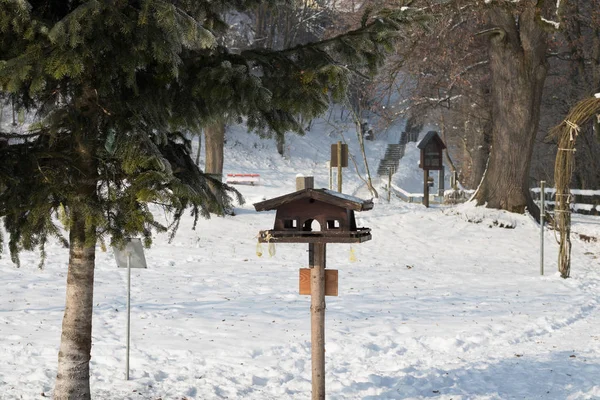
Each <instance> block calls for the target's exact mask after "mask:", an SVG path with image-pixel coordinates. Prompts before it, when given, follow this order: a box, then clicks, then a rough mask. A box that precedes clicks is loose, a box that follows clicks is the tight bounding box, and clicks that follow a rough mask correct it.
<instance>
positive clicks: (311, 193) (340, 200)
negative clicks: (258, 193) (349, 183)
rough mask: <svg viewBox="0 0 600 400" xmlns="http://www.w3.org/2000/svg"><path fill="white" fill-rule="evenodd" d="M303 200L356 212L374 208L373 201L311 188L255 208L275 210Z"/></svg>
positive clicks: (271, 200)
mask: <svg viewBox="0 0 600 400" xmlns="http://www.w3.org/2000/svg"><path fill="white" fill-rule="evenodd" d="M302 199H314V200H317V201H322V202H324V203H328V204H332V205H334V206H338V207H342V208H346V209H349V210H354V211H368V210H371V209H372V208H373V201H372V200H363V199H360V198H358V197H354V196H349V195H347V194H343V193H339V192H334V191H333V190H327V189H310V188H309V189H303V190H299V191H297V192H293V193H289V194H286V195H283V196H279V197H275V198H273V199H269V200H265V201H261V202H260V203H255V204H254V208H255V209H256V211H269V210H275V209H277V208H278V207H280V206H282V205H284V204H287V203H291V202H293V201H297V200H302Z"/></svg>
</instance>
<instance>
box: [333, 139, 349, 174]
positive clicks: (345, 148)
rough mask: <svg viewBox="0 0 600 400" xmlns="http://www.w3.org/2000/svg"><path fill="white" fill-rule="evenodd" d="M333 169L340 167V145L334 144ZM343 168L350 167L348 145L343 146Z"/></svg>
mask: <svg viewBox="0 0 600 400" xmlns="http://www.w3.org/2000/svg"><path fill="white" fill-rule="evenodd" d="M330 160H331V161H330V162H331V164H330V166H331V168H337V166H338V145H337V143H334V144H332V145H331V158H330ZM342 167H344V168H346V167H348V145H347V144H345V143H343V144H342Z"/></svg>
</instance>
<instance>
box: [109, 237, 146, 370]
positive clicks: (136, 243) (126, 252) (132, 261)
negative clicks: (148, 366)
mask: <svg viewBox="0 0 600 400" xmlns="http://www.w3.org/2000/svg"><path fill="white" fill-rule="evenodd" d="M113 250H114V252H115V260H116V261H117V267H119V268H127V344H126V348H127V353H126V355H125V380H129V343H130V338H131V268H148V267H147V265H146V258H145V257H144V248H143V246H142V241H141V240H140V239H138V238H132V239H127V241H126V243H125V246H124V247H123V248H121V249H120V248H117V247H113Z"/></svg>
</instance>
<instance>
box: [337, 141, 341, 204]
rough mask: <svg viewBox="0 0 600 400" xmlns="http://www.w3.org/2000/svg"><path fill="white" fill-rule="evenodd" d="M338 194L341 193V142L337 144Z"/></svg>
mask: <svg viewBox="0 0 600 400" xmlns="http://www.w3.org/2000/svg"><path fill="white" fill-rule="evenodd" d="M337 168H338V176H337V180H338V192H340V193H342V142H341V141H340V142H337Z"/></svg>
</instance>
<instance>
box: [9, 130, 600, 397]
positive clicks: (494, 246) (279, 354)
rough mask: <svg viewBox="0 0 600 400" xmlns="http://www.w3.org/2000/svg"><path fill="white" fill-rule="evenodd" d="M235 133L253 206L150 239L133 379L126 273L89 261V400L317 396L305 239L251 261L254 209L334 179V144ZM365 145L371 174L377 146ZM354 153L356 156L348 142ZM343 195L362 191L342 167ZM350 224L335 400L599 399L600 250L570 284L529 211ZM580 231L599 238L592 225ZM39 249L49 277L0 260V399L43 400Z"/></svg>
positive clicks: (408, 207) (54, 348) (52, 364)
mask: <svg viewBox="0 0 600 400" xmlns="http://www.w3.org/2000/svg"><path fill="white" fill-rule="evenodd" d="M241 130H242V129H241V128H233V129H231V130H230V132H229V134H228V142H227V149H226V165H225V172H226V173H259V174H260V175H261V184H260V185H258V186H239V189H240V191H241V192H242V193H243V194H244V196H245V198H246V201H247V202H246V204H245V205H241V206H239V207H238V208H237V209H236V213H237V215H236V216H235V217H226V218H216V217H215V218H212V219H210V220H206V221H201V222H200V223H199V226H198V229H197V230H196V231H192V230H191V229H190V226H191V221H185V223H183V224H182V226H181V228H180V230H179V233H178V235H177V236H176V238H175V240H174V241H173V243H171V244H169V243H167V240H166V237H165V236H159V237H157V238H156V240H155V246H154V247H153V248H152V249H149V250H147V251H146V259H147V261H148V265H149V268H148V269H147V270H134V271H133V276H132V348H131V380H130V381H125V380H124V368H125V318H126V313H125V310H126V307H125V302H126V273H125V272H126V271H125V270H123V269H118V268H117V267H116V263H115V261H114V257H113V254H112V252H110V251H109V252H106V253H102V252H98V257H97V267H96V284H95V296H94V298H95V300H94V303H95V304H94V306H95V308H94V326H93V350H92V362H91V373H92V377H91V385H92V391H93V396H94V398H96V399H109V400H111V399H151V400H158V399H162V400H167V399H173V400H175V399H176V400H181V399H197V400H200V399H202V400H210V399H255V400H269V399H277V400H285V399H307V398H310V389H311V385H310V373H311V370H310V318H309V304H310V299H309V298H308V297H307V296H300V295H298V269H299V268H301V267H306V265H307V261H308V255H307V245H304V244H279V245H277V247H276V251H277V253H276V254H275V256H273V257H269V256H267V255H263V257H261V258H259V257H257V255H256V245H257V244H256V235H257V233H258V231H259V230H261V229H268V228H271V227H272V224H273V220H274V214H273V213H270V212H267V213H257V212H255V211H254V208H253V207H252V203H255V202H258V201H262V200H263V199H268V198H272V197H276V196H280V195H282V194H285V193H288V192H291V191H293V190H294V187H295V176H296V174H298V173H303V174H305V175H314V176H315V184H316V186H317V187H325V186H327V184H328V174H327V169H326V167H325V161H326V160H327V159H328V157H329V146H330V144H331V143H334V142H336V141H337V140H339V136H338V134H337V133H335V132H334V131H333V128H332V127H331V126H330V125H329V124H326V123H325V122H322V123H321V125H320V126H319V125H318V126H316V127H315V129H314V130H313V132H309V133H308V134H307V136H306V137H304V138H300V137H290V138H288V146H287V149H286V158H285V159H284V158H281V157H280V156H279V155H277V154H276V152H275V150H274V144H273V142H272V141H269V140H267V141H263V140H260V139H259V138H258V137H256V136H255V135H249V134H246V133H244V132H242V131H241ZM345 135H346V138H347V139H348V140H352V139H353V137H351V135H355V134H354V133H353V132H352V131H348V132H346V133H345ZM367 146H368V153H369V159H370V160H371V162H372V164H371V170H372V171H375V170H376V168H377V163H378V160H379V158H381V157H382V156H383V153H384V152H385V143H383V142H377V141H376V142H367ZM350 151H351V153H355V154H358V153H356V146H355V145H354V144H353V143H350ZM411 159H412V158H411V157H407V160H411ZM357 161H358V162H359V163H360V157H359V156H357ZM408 163H409V161H405V162H404V163H403V164H402V166H401V171H402V173H404V174H405V175H406V176H409V177H410V176H412V175H413V174H411V171H409V170H408V169H411V168H416V166H415V165H407V164H408ZM351 165H352V164H351ZM404 169H407V170H406V171H404ZM413 172H414V174H417V175H416V176H420V174H421V172H420V171H419V170H416V171H413ZM396 179H397V180H396V181H395V182H396V183H398V184H402V182H401V180H402V179H400V178H396ZM344 187H345V190H344V192H345V193H348V194H352V195H357V196H361V197H367V196H368V192H366V191H365V190H364V187H363V186H362V182H361V181H360V180H359V179H358V178H357V175H356V173H355V172H353V168H349V169H348V170H347V171H345V185H344ZM380 194H381V195H382V197H383V198H385V192H383V191H381V193H380ZM357 217H358V223H359V226H366V227H369V228H371V229H372V235H373V239H372V240H371V241H369V242H365V243H362V244H359V245H352V246H350V245H343V244H332V245H329V246H328V251H327V262H328V267H329V268H335V269H338V270H339V281H340V287H339V293H340V295H339V296H338V297H328V298H327V320H326V324H327V326H326V351H327V352H326V369H327V376H326V381H327V393H328V398H329V399H362V400H376V399H377V400H379V399H429V398H431V399H445V400H449V399H453V400H459V399H463V400H464V399H561V400H562V399H597V398H600V380H599V378H598V377H599V376H600V303H599V300H600V299H599V289H600V287H599V285H600V258H599V257H600V242H583V241H580V240H578V239H574V242H573V266H572V278H570V279H568V280H563V279H561V278H560V277H559V276H558V274H557V273H556V272H555V271H556V253H557V246H556V241H555V239H554V235H553V233H552V232H547V233H546V236H545V238H546V246H545V248H546V253H545V255H546V275H545V276H540V273H539V247H538V246H539V229H538V227H537V225H536V224H535V223H534V222H533V221H532V220H531V219H530V218H529V217H527V216H519V215H512V214H506V213H501V212H497V211H490V210H484V209H480V208H474V207H472V206H470V205H462V206H457V207H452V208H450V207H432V208H430V209H425V208H423V207H422V206H420V205H417V204H406V203H403V202H401V201H400V200H395V199H393V200H392V203H391V204H388V203H387V202H386V201H384V200H379V201H376V204H375V208H374V209H373V210H372V211H368V212H363V213H358V215H357ZM500 225H508V226H512V227H514V228H512V229H506V228H501V227H499V226H500ZM577 227H580V228H581V229H583V231H585V233H586V234H587V235H595V236H596V237H599V236H600V218H594V217H586V218H582V219H580V220H577V226H576V228H577ZM351 249H352V250H353V252H354V253H355V254H356V256H357V258H358V260H357V262H354V263H353V262H351V261H350V252H351ZM5 250H6V249H5ZM265 250H266V249H265ZM47 253H48V262H47V265H46V267H45V269H44V270H42V271H40V270H38V269H37V258H38V256H37V255H36V254H34V253H24V254H23V255H22V265H23V266H22V268H21V269H16V268H15V267H14V266H13V265H12V264H11V263H10V261H9V259H8V257H6V256H4V257H3V258H2V259H1V260H0V274H1V275H0V276H1V277H0V291H1V293H2V296H1V297H0V359H1V362H0V399H3V400H4V399H7V400H8V399H41V398H43V397H44V396H45V397H49V396H51V391H52V386H53V382H54V377H55V375H56V363H57V353H58V345H59V340H60V327H61V318H62V314H63V308H64V295H65V276H66V264H67V251H66V250H64V249H62V248H60V247H59V246H58V245H52V246H49V248H48V249H47ZM264 253H265V254H266V253H267V252H266V251H265V252H264Z"/></svg>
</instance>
